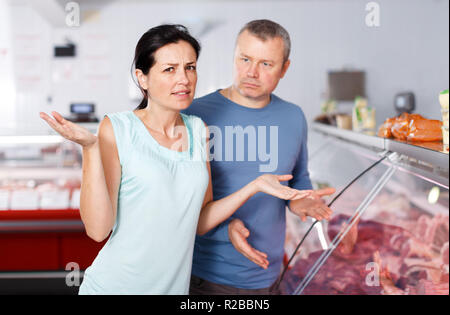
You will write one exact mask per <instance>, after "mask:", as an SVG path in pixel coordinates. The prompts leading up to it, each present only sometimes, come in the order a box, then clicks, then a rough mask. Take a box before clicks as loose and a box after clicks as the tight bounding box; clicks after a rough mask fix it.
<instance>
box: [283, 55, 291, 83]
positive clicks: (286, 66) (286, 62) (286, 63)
mask: <svg viewBox="0 0 450 315" xmlns="http://www.w3.org/2000/svg"><path fill="white" fill-rule="evenodd" d="M290 65H291V60H290V59H288V60H286V61H285V62H284V65H283V68H282V69H281V78H283V77H284V75H285V74H286V72H287V70H288V69H289V66H290Z"/></svg>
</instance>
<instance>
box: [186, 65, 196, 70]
mask: <svg viewBox="0 0 450 315" xmlns="http://www.w3.org/2000/svg"><path fill="white" fill-rule="evenodd" d="M187 69H188V70H197V67H196V66H188V67H187Z"/></svg>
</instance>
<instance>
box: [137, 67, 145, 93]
mask: <svg viewBox="0 0 450 315" xmlns="http://www.w3.org/2000/svg"><path fill="white" fill-rule="evenodd" d="M135 74H136V78H137V80H138V82H139V86H140V87H141V89H144V90H147V89H148V82H147V76H146V75H145V74H144V73H143V72H142V70H141V69H136V71H135Z"/></svg>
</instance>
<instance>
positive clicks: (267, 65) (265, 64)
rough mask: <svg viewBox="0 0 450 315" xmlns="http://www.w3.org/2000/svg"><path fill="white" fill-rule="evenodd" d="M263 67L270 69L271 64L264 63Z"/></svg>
mask: <svg viewBox="0 0 450 315" xmlns="http://www.w3.org/2000/svg"><path fill="white" fill-rule="evenodd" d="M263 65H264V67H270V66H271V64H270V63H267V62H264V63H263Z"/></svg>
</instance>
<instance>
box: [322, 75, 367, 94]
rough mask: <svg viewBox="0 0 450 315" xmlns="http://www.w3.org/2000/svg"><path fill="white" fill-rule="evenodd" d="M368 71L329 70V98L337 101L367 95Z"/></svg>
mask: <svg viewBox="0 0 450 315" xmlns="http://www.w3.org/2000/svg"><path fill="white" fill-rule="evenodd" d="M365 81H366V73H365V72H363V71H330V72H328V91H329V98H330V99H333V100H336V101H354V100H355V97H357V96H361V97H366V82H365Z"/></svg>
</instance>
